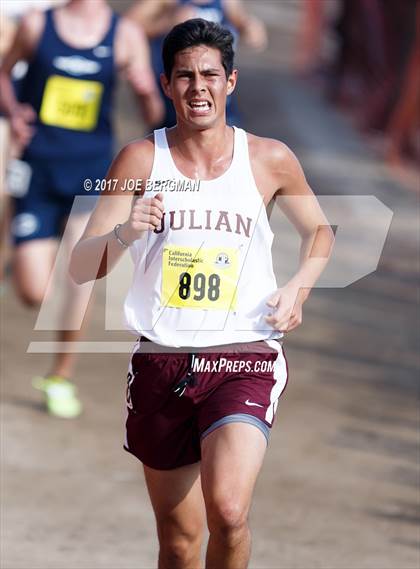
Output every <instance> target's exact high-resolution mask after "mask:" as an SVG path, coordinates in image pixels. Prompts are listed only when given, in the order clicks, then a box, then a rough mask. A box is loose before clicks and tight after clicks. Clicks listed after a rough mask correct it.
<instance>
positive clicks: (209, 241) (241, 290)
mask: <svg viewBox="0 0 420 569" xmlns="http://www.w3.org/2000/svg"><path fill="white" fill-rule="evenodd" d="M232 40H233V38H232V35H231V33H230V32H229V31H227V30H225V29H223V28H221V27H220V26H218V25H217V24H214V23H211V22H208V21H205V20H202V19H194V20H189V21H187V22H185V23H182V24H179V25H177V26H175V27H174V28H173V29H172V31H171V32H170V33H169V34H168V36H167V37H166V39H165V43H164V48H163V61H164V67H165V75H164V76H163V77H162V84H163V86H164V89H165V92H166V94H167V95H168V96H169V97H170V98H171V99H172V100H173V102H174V106H175V109H176V114H177V124H176V126H175V127H173V128H172V129H168V130H165V129H161V130H158V131H155V133H154V135H153V136H149V137H147V138H146V139H144V140H141V141H137V142H134V143H132V144H130V145H128V146H127V147H125V148H124V149H123V150H122V151H121V153H120V154H119V155H118V157H117V158H116V160H115V161H114V163H113V165H112V167H111V169H110V172H109V178H110V179H118V184H119V186H120V187H121V186H122V187H124V184H125V181H126V180H127V179H131V178H134V179H140V178H141V179H142V180H147V179H148V180H149V182H148V184H147V186H146V187H145V193H144V194H143V196H142V197H141V198H140V199H137V201H135V202H134V203H132V199H131V197H127V194H126V193H125V192H123V191H122V190H120V191H119V193H118V194H117V195H113V196H110V195H103V196H101V197H100V199H99V201H98V204H97V207H96V209H95V211H94V212H93V214H92V217H91V219H90V221H89V223H88V225H87V228H86V230H85V232H84V234H83V236H82V239H81V240H80V242H79V243H78V244H77V245H76V247H75V249H74V251H73V255H72V260H71V264H70V270H71V273H72V275H73V277H74V278H75V279H76V280H77V281H78V282H84V281H89V280H92V279H95V278H101V277H103V276H104V275H105V274H106V273H107V272H108V271H109V270H110V269H111V268H112V266H113V265H114V264H115V263H116V262H117V261H118V259H119V258H120V257H121V255H122V253H123V252H124V250H125V249H126V248H128V247H129V248H130V250H131V253H132V256H133V260H134V263H135V272H134V280H133V283H132V286H131V289H130V292H129V294H128V297H127V300H126V305H125V313H126V319H127V323H128V325H129V327H130V328H131V329H132V330H133V331H134V332H135V333H136V334H138V335H139V336H140V340H139V341H138V342H137V344H136V348H135V350H134V353H133V357H132V360H131V364H130V371H129V374H128V389H127V406H128V419H127V440H126V445H125V448H126V449H127V450H128V451H129V452H131V453H133V454H134V455H135V456H137V457H138V458H139V459H140V460H141V461H142V462H143V465H144V472H145V477H146V482H147V486H148V490H149V494H150V498H151V502H152V505H153V509H154V512H155V515H156V520H157V531H158V537H159V543H160V552H159V568H160V569H180V568H182V569H186V568H190V569H197V568H200V567H201V561H200V546H201V542H202V536H203V527H204V524H205V520H206V518H207V525H208V528H209V531H210V538H209V543H208V547H207V553H206V568H207V569H210V568H211V569H222V568H223V569H244V568H246V567H247V566H248V561H249V556H250V532H249V528H248V523H247V517H248V512H249V508H250V504H251V498H252V494H253V489H254V485H255V482H256V479H257V476H258V473H259V470H260V468H261V464H262V460H263V457H264V453H265V449H266V444H267V439H268V435H269V430H270V427H271V425H272V423H273V419H274V414H275V411H276V406H277V401H278V398H279V396H280V395H281V393H282V391H283V389H284V388H285V384H286V379H287V371H286V362H285V359H284V355H283V350H282V345H281V342H280V338H281V336H282V332H283V331H286V330H287V331H290V330H292V329H294V328H296V326H298V325H299V324H300V322H301V319H302V304H303V302H304V300H306V298H307V296H308V293H309V290H310V288H311V286H313V284H314V283H315V281H316V279H317V278H318V276H319V275H320V273H321V271H322V269H323V268H324V266H325V263H326V260H327V257H328V255H329V251H330V247H331V244H332V232H331V229H330V227H329V225H328V223H327V221H326V219H325V217H324V215H323V214H322V212H321V210H320V207H319V205H318V203H317V200H316V198H315V197H314V195H313V194H312V192H311V190H310V188H309V187H308V185H307V183H306V181H305V177H304V175H303V172H302V169H301V167H300V165H299V163H298V161H297V160H296V158H295V156H294V155H293V154H292V152H291V151H290V150H289V149H288V148H287V147H286V146H285V145H284V144H282V143H281V142H278V141H276V140H270V139H265V138H260V137H257V136H254V135H251V134H247V133H246V132H245V131H243V130H241V129H238V128H231V127H229V126H227V125H226V120H225V104H226V97H227V95H229V94H230V93H231V92H232V91H233V89H234V88H235V84H236V79H237V71H236V70H234V69H233V48H232ZM197 180H199V181H200V186H199V188H198V189H197V188H196V187H195V191H182V192H181V191H174V185H173V184H176V183H179V186H178V188H180V187H181V186H182V183H184V184H186V186H184V187H192V184H193V182H195V181H197ZM277 194H279V195H280V196H281V199H282V202H281V203H282V207H283V209H284V211H285V213H286V214H287V216H288V218H289V219H290V220H291V221H292V223H293V224H294V225H295V227H296V229H297V230H298V232H299V233H300V235H301V237H302V249H301V251H302V253H301V259H300V265H299V269H298V271H297V272H296V274H295V275H294V276H293V278H292V279H291V280H290V281H289V282H288V283H286V284H285V285H284V286H282V287H281V288H277V284H276V280H275V277H274V274H273V269H272V259H271V244H272V237H273V234H272V233H271V230H270V227H269V223H268V219H267V215H266V210H265V206H266V205H267V204H268V203H269V202H270V201H271V200H272V199H273V198H274V196H275V195H277ZM105 251H106V255H105V254H104V252H105ZM264 370H265V371H264Z"/></svg>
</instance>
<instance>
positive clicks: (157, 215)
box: [120, 194, 164, 244]
mask: <svg viewBox="0 0 420 569" xmlns="http://www.w3.org/2000/svg"><path fill="white" fill-rule="evenodd" d="M163 213H164V206H163V195H162V194H156V196H155V197H153V198H143V197H140V198H137V199H136V201H135V202H134V205H133V207H132V209H131V213H130V217H129V218H128V220H127V221H126V222H125V223H124V224H123V225H122V226H121V229H120V235H121V237H122V239H123V240H124V241H125V242H126V243H129V244H131V243H132V242H133V241H136V239H139V237H141V235H142V233H144V232H145V231H154V230H155V229H157V228H158V227H159V226H160V224H161V221H162V217H163Z"/></svg>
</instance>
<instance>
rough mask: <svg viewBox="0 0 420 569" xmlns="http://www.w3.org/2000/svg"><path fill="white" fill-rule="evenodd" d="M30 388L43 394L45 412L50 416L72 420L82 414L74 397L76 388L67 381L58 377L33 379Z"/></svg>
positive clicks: (80, 407) (79, 404)
mask: <svg viewBox="0 0 420 569" xmlns="http://www.w3.org/2000/svg"><path fill="white" fill-rule="evenodd" d="M32 386H33V387H34V388H35V389H38V390H39V391H42V392H43V393H44V395H45V404H46V406H47V411H48V413H50V414H51V415H54V416H55V417H61V418H63V419H74V418H75V417H78V416H79V415H80V413H81V412H82V404H81V402H80V401H79V399H78V398H77V396H76V387H75V386H74V385H73V383H71V381H69V380H68V379H65V378H64V377H61V376H59V375H48V376H47V377H34V378H33V380H32Z"/></svg>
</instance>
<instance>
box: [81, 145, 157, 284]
mask: <svg viewBox="0 0 420 569" xmlns="http://www.w3.org/2000/svg"><path fill="white" fill-rule="evenodd" d="M153 155H154V147H153V143H152V141H151V139H150V137H149V138H148V139H145V140H142V141H140V142H134V143H131V144H129V145H128V146H126V147H125V148H123V150H122V151H121V152H120V153H119V154H118V156H117V157H116V159H115V160H114V162H113V163H112V165H111V168H110V170H109V172H108V175H107V180H109V181H110V182H111V184H110V186H111V187H112V189H110V190H109V191H104V192H103V193H102V194H101V196H100V198H99V200H98V203H97V205H96V207H95V210H94V211H93V213H92V215H91V218H90V220H89V222H88V224H87V227H86V229H85V231H84V233H83V235H82V237H81V238H80V241H79V242H78V243H77V245H76V246H75V248H74V249H73V253H72V256H71V261H70V275H71V276H72V278H73V279H74V280H75V281H76V282H77V283H78V284H81V283H84V282H87V281H92V280H95V279H99V278H102V277H104V276H105V275H106V274H108V273H109V271H110V270H111V269H112V267H113V266H114V265H115V264H116V263H117V261H118V260H119V259H120V258H121V256H122V254H123V253H124V251H125V250H126V247H124V245H122V244H121V243H119V241H118V239H117V237H116V234H115V231H114V228H115V226H116V225H117V224H121V225H120V227H119V231H118V236H119V238H120V239H121V241H123V243H126V244H127V245H131V244H132V243H133V242H134V241H135V240H136V239H138V238H139V237H140V236H141V235H142V234H143V233H144V232H145V231H153V230H154V229H155V228H156V227H159V225H160V221H161V219H162V216H163V202H162V197H161V195H160V196H159V197H154V198H143V197H141V198H140V199H136V197H135V196H134V195H133V192H129V191H124V190H123V188H124V186H125V184H126V181H127V180H142V181H143V182H144V183H145V181H146V179H147V178H148V176H149V175H150V172H151V170H152V164H153ZM139 163H141V166H140V167H139ZM114 180H117V183H116V184H115V191H114V189H113V184H112V182H113V181H114Z"/></svg>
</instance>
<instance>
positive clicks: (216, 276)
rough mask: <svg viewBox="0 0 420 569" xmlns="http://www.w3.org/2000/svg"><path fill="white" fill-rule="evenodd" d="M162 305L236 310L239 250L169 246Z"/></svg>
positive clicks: (165, 265)
mask: <svg viewBox="0 0 420 569" xmlns="http://www.w3.org/2000/svg"><path fill="white" fill-rule="evenodd" d="M162 264H163V266H162V296H161V304H163V305H164V306H172V307H174V308H202V309H203V308H204V309H207V310H232V311H233V310H235V308H236V288H237V284H238V252H237V250H236V249H231V248H223V249H222V248H219V247H212V248H210V249H204V248H201V249H197V248H196V247H178V246H176V245H168V246H166V247H164V249H163V255H162Z"/></svg>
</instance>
